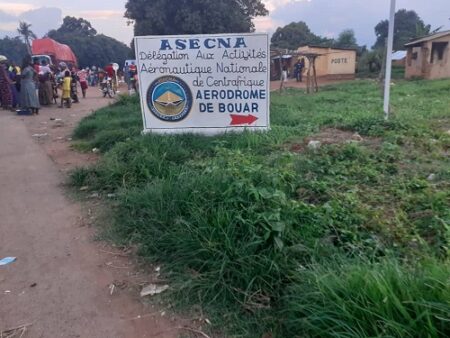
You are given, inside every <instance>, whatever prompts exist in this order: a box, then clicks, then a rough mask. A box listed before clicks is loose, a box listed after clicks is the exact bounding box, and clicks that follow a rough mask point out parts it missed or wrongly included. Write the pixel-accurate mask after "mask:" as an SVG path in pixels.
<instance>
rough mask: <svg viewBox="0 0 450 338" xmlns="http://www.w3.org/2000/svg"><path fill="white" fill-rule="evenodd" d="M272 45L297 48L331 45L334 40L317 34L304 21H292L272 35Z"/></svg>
mask: <svg viewBox="0 0 450 338" xmlns="http://www.w3.org/2000/svg"><path fill="white" fill-rule="evenodd" d="M271 42H272V46H273V47H275V48H282V49H292V50H294V49H297V48H299V47H301V46H306V45H310V44H314V45H327V44H328V45H331V43H332V41H331V40H329V39H326V38H322V37H320V36H317V35H315V34H314V33H312V32H311V30H310V29H309V27H308V25H307V24H306V23H305V22H303V21H300V22H292V23H290V24H289V25H286V26H284V27H278V28H277V30H276V31H275V33H274V34H273V35H272V39H271Z"/></svg>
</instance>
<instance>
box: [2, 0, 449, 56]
mask: <svg viewBox="0 0 450 338" xmlns="http://www.w3.org/2000/svg"><path fill="white" fill-rule="evenodd" d="M173 1H176V0H173ZM264 2H265V3H266V6H267V8H268V9H269V10H270V15H269V16H268V17H264V18H257V19H256V22H255V23H256V27H257V31H260V32H269V33H270V32H273V31H274V30H275V29H276V28H277V27H278V26H283V25H286V24H288V23H290V22H293V21H300V20H302V21H305V22H306V23H307V24H308V25H309V27H310V28H311V30H312V31H313V32H314V33H315V34H319V35H323V36H327V37H336V36H337V35H338V34H339V32H341V31H342V30H344V29H347V28H352V29H354V30H355V33H356V37H357V39H358V43H359V44H365V45H368V46H369V47H370V46H372V45H373V43H374V42H375V35H374V26H375V25H376V24H377V23H378V22H379V21H380V20H382V19H386V18H387V17H388V11H389V3H390V0H264ZM125 3H126V0H13V1H11V0H0V36H2V35H5V34H8V35H16V33H15V30H16V28H17V23H18V21H19V20H25V21H27V22H29V23H31V24H32V25H33V26H32V29H33V30H34V31H35V33H37V34H38V35H39V36H42V35H43V34H45V33H46V32H47V31H48V30H50V29H53V28H58V27H59V26H60V24H61V22H62V18H63V17H64V16H66V15H71V16H76V17H83V18H85V19H87V20H88V21H90V22H91V23H92V25H93V26H94V28H95V29H97V31H99V32H100V33H103V34H105V35H109V36H112V37H114V38H116V39H118V40H121V41H123V42H125V43H127V44H128V43H129V42H130V41H131V39H132V36H133V29H132V27H130V26H127V23H126V20H125V18H123V13H124V11H125ZM397 8H398V9H400V8H406V9H410V10H411V9H412V10H415V11H416V12H417V13H418V14H419V15H420V16H421V17H422V18H423V19H424V21H425V22H426V23H429V24H431V25H432V26H433V28H437V27H439V26H444V29H450V21H449V18H450V0H397Z"/></svg>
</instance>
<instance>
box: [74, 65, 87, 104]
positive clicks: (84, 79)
mask: <svg viewBox="0 0 450 338" xmlns="http://www.w3.org/2000/svg"><path fill="white" fill-rule="evenodd" d="M88 72H89V68H86V69H82V70H80V71H79V72H78V73H77V75H78V79H79V80H80V87H81V93H82V94H83V99H85V98H86V91H87V89H88V83H87V78H88Z"/></svg>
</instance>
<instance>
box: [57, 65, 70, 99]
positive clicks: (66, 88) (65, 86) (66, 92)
mask: <svg viewBox="0 0 450 338" xmlns="http://www.w3.org/2000/svg"><path fill="white" fill-rule="evenodd" d="M71 84H72V77H71V76H70V72H69V71H68V70H66V71H65V72H64V79H63V82H62V95H61V105H60V106H59V108H64V103H67V106H68V107H69V108H70V107H71V106H72V99H71V97H70V92H71V90H70V89H71Z"/></svg>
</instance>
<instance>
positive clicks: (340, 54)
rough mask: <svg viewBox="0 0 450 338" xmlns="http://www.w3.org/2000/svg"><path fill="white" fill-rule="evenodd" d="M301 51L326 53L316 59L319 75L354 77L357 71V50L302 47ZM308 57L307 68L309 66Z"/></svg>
mask: <svg viewBox="0 0 450 338" xmlns="http://www.w3.org/2000/svg"><path fill="white" fill-rule="evenodd" d="M298 51H299V52H303V53H317V54H324V55H322V56H319V57H318V58H317V60H316V72H317V76H319V77H324V76H326V77H353V76H354V75H355V71H356V51H354V50H340V49H333V48H320V47H308V46H305V47H300V48H299V49H298ZM308 67H309V65H308V61H307V59H306V68H308Z"/></svg>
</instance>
